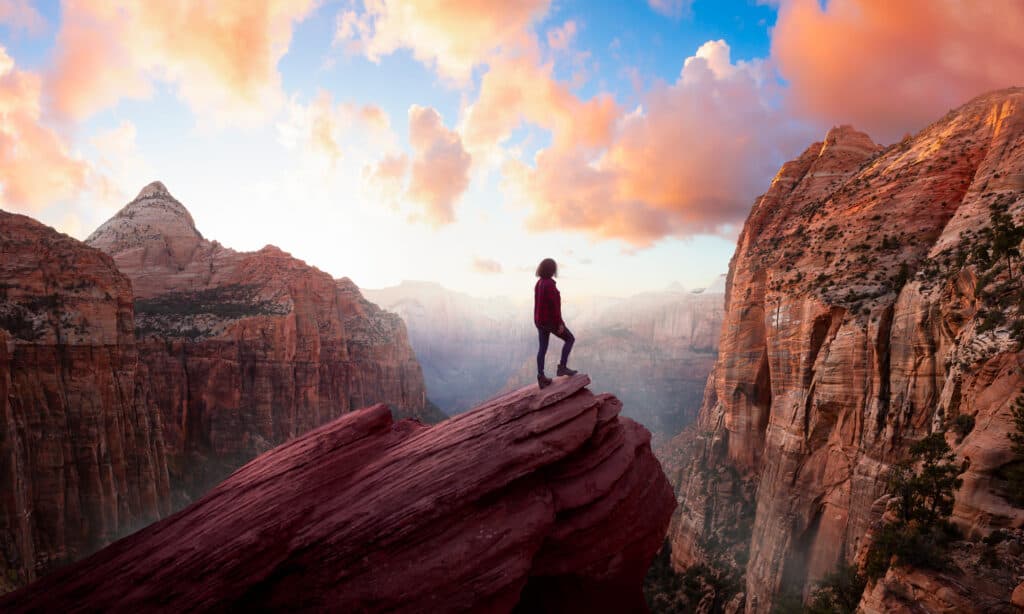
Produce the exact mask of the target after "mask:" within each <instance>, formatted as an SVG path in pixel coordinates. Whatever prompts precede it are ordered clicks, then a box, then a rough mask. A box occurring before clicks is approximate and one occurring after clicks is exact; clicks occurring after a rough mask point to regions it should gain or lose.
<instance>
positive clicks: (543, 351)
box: [537, 326, 551, 375]
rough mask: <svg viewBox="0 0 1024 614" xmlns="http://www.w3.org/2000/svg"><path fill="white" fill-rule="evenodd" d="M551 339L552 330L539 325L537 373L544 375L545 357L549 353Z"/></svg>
mask: <svg viewBox="0 0 1024 614" xmlns="http://www.w3.org/2000/svg"><path fill="white" fill-rule="evenodd" d="M550 339H551V332H550V331H548V330H547V329H544V328H541V327H540V326H538V327H537V340H538V346H537V375H544V358H545V357H546V356H547V354H548V341H549V340H550Z"/></svg>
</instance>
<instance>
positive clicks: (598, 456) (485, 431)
mask: <svg viewBox="0 0 1024 614" xmlns="http://www.w3.org/2000/svg"><path fill="white" fill-rule="evenodd" d="M589 383H590V379H589V378H588V377H587V376H585V375H577V376H574V377H571V378H560V379H559V380H558V381H556V383H555V384H554V385H553V386H551V387H549V388H547V389H545V390H543V391H540V390H538V389H537V387H536V386H531V387H528V388H523V389H521V390H518V391H516V392H512V393H509V394H507V395H504V396H502V397H499V398H496V399H493V400H491V401H489V402H487V403H485V404H484V405H482V406H480V407H478V408H476V409H475V410H473V411H471V412H468V413H465V414H462V415H459V416H457V417H455V418H452V419H450V420H448V421H447V422H444V423H442V424H439V425H436V426H433V427H426V426H422V425H421V424H419V423H418V422H414V421H411V420H404V421H401V422H397V423H395V422H392V418H391V414H390V413H389V411H388V410H387V408H386V407H385V406H383V405H377V406H374V407H370V408H367V409H363V410H359V411H356V412H353V413H350V414H348V415H345V416H343V417H341V418H338V419H337V420H334V421H333V422H330V423H328V424H326V425H324V426H322V427H320V428H318V429H316V430H314V431H311V432H309V433H308V434H306V435H303V436H301V437H299V438H297V439H294V440H292V441H290V442H288V443H286V444H284V445H281V446H279V447H277V448H275V449H273V450H271V451H269V452H267V453H266V454H263V455H261V456H259V457H258V458H256V459H255V460H253V461H252V462H250V463H249V464H247V465H245V466H244V467H242V468H241V469H239V470H238V471H236V472H235V473H234V474H233V475H231V477H229V478H228V479H227V480H225V481H224V482H223V483H221V484H220V485H218V486H217V487H216V488H214V489H213V490H212V491H210V492H209V493H208V494H207V495H206V496H204V497H203V498H202V499H200V500H199V501H197V502H195V503H194V504H192V505H190V506H189V507H187V508H185V509H183V510H182V511H180V512H178V513H176V514H174V515H173V516H170V517H169V518H166V519H165V520H162V521H160V522H157V523H156V524H153V525H150V526H149V527H147V528H145V529H143V530H141V531H139V532H138V533H135V534H134V535H131V536H129V537H127V538H125V539H122V540H120V541H118V542H116V543H114V544H112V545H111V546H109V547H107V548H105V549H103V550H101V551H99V552H97V553H96V554H94V555H92V556H90V557H88V558H86V559H83V560H82V561H79V562H78V563H75V564H73V565H71V566H69V567H66V568H64V569H62V570H59V571H56V572H54V573H52V574H50V575H48V576H46V577H44V578H43V579H41V580H39V581H38V582H35V583H34V584H31V585H29V586H27V587H25V588H23V589H21V590H20V591H17V592H15V593H11V594H10V595H7V596H6V597H4V598H3V599H2V600H0V611H5V612H18V611H51V612H60V611H64V612H72V611H110V612H115V611H122V612H141V611H147V612H151V611H166V612H185V611H196V610H219V611H224V610H230V611H236V610H237V611H242V610H249V609H257V610H268V609H270V610H290V611H293V610H332V611H344V612H376V611H384V610H386V611H395V612H431V613H432V614H434V613H437V612H455V611H474V612H483V611H486V612H509V611H512V610H514V609H517V607H518V609H519V610H520V611H558V612H573V611H581V612H582V611H589V612H594V611H615V612H630V611H644V610H646V608H645V606H644V601H643V596H642V593H641V581H642V578H643V576H644V573H645V571H646V569H647V567H648V565H649V563H650V561H651V559H652V558H653V556H654V553H655V552H656V550H657V549H658V547H659V546H660V544H661V542H662V539H663V538H664V535H665V530H666V527H667V525H668V521H669V517H670V515H671V513H672V510H673V508H674V507H675V502H674V497H673V493H672V489H671V487H670V486H669V483H668V481H667V480H666V479H665V475H664V474H663V473H662V471H661V467H660V466H659V464H658V462H657V461H656V460H655V458H654V456H653V454H652V453H651V449H650V434H649V433H648V432H647V430H646V429H644V428H643V427H642V426H640V425H639V424H637V423H636V422H633V421H632V420H630V419H628V418H625V417H619V415H618V414H619V410H620V409H621V407H622V404H621V403H620V402H619V401H618V400H617V399H615V398H614V397H612V396H611V395H594V394H592V393H591V392H590V391H589V390H587V389H586V386H587V385H588V384H589Z"/></svg>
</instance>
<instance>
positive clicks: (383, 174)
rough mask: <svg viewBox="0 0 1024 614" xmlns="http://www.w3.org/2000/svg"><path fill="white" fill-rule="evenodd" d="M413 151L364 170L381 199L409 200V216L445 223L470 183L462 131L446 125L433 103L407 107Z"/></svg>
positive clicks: (391, 156) (395, 202)
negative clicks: (459, 131) (460, 132)
mask: <svg viewBox="0 0 1024 614" xmlns="http://www.w3.org/2000/svg"><path fill="white" fill-rule="evenodd" d="M409 144H410V145H411V146H412V156H411V157H410V156H407V155H406V154H404V153H390V154H387V155H384V156H381V157H380V159H379V160H377V161H376V162H375V163H373V164H368V165H366V167H365V168H364V169H363V178H364V180H365V182H366V184H367V185H368V187H369V188H370V189H371V191H372V192H373V193H374V194H375V196H376V197H377V199H378V200H380V201H383V202H384V203H386V204H388V205H391V206H392V207H393V208H398V207H399V205H400V204H401V203H402V202H405V203H407V204H408V205H411V207H412V210H411V212H410V215H409V219H410V221H414V222H422V223H426V224H429V225H431V226H435V227H436V226H442V225H444V224H449V223H451V222H454V221H455V205H456V204H457V203H458V200H459V198H461V197H462V194H463V193H464V192H465V191H466V188H468V187H469V180H470V176H469V172H470V167H471V166H472V161H473V159H472V156H471V155H470V153H469V152H468V151H466V148H465V146H464V145H463V143H462V137H461V136H459V133H458V132H456V131H454V130H451V129H449V128H447V127H445V125H444V122H443V121H442V119H441V115H440V114H439V113H438V112H437V111H436V110H434V109H432V108H429V107H421V106H419V105H412V106H411V107H410V108H409Z"/></svg>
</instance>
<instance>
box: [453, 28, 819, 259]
mask: <svg viewBox="0 0 1024 614" xmlns="http://www.w3.org/2000/svg"><path fill="white" fill-rule="evenodd" d="M486 78H487V77H486V76H485V80H486ZM530 81H532V82H533V83H534V84H535V86H534V88H533V91H536V92H544V91H546V90H548V89H558V88H559V87H560V86H558V85H557V84H555V83H553V82H551V79H550V76H549V75H548V76H547V82H544V80H542V79H540V78H539V76H538V75H532V76H531V79H530ZM499 82H501V83H503V84H507V83H509V81H508V79H507V77H506V78H503V79H499ZM513 89H514V88H513ZM520 91H521V90H520ZM484 95H485V92H484V91H483V88H482V93H481V100H485V98H484ZM778 95H779V91H778V88H777V85H775V82H774V80H773V79H772V78H771V73H770V70H769V68H768V67H767V66H766V65H765V64H763V63H761V62H737V63H733V62H732V61H731V60H730V54H729V46H728V45H727V44H726V43H725V42H724V41H709V42H708V43H705V44H704V45H702V46H701V48H700V49H698V51H697V53H696V54H694V55H693V56H691V57H690V58H687V60H686V61H685V62H684V66H683V68H682V70H681V71H680V74H679V77H678V79H677V80H676V82H675V83H672V84H659V85H656V86H655V87H654V88H653V89H651V90H650V91H648V92H646V93H645V94H644V95H643V97H642V105H641V106H640V107H638V108H637V109H634V110H632V111H629V112H626V111H623V110H619V109H616V108H615V107H611V109H612V110H614V111H615V113H613V114H611V115H610V116H609V115H607V114H605V113H600V114H597V117H601V118H602V119H601V121H595V120H594V114H592V113H587V112H585V111H584V109H585V108H586V107H587V105H590V104H592V103H593V102H594V100H593V99H592V100H591V101H587V102H583V101H580V100H578V99H575V97H571V95H569V97H568V98H566V97H563V96H544V95H542V94H539V96H540V99H539V100H538V101H534V104H536V105H537V110H536V112H534V113H527V115H528V116H529V118H530V121H531V123H535V124H537V125H540V126H544V127H548V128H549V129H550V130H551V131H552V141H553V144H552V146H551V147H549V148H546V149H543V150H541V151H540V152H538V154H537V155H536V156H535V158H534V160H533V161H532V164H530V163H527V162H523V161H519V160H513V161H510V162H508V163H507V164H506V165H505V167H504V172H505V178H506V182H505V185H506V187H507V188H508V189H509V190H510V192H511V193H512V194H513V195H515V196H517V197H518V200H520V201H522V202H524V203H525V204H526V205H527V206H528V207H529V208H530V211H531V213H530V217H529V225H530V227H531V228H533V229H536V230H543V229H570V230H575V231H580V232H584V233H586V234H590V235H592V236H595V237H597V238H603V239H623V240H625V241H628V242H629V243H631V244H633V245H636V246H645V245H649V244H651V243H653V242H655V241H657V240H658V239H661V238H663V237H666V236H672V235H677V236H680V235H688V234H694V233H720V232H730V231H731V230H732V228H733V226H734V225H735V224H737V223H738V222H740V221H742V219H743V216H744V215H745V214H746V212H747V210H748V209H749V206H750V203H751V202H752V199H753V198H754V196H756V195H757V194H758V193H759V192H760V191H763V189H764V187H765V184H766V182H767V180H768V178H770V177H771V176H772V175H773V174H774V172H775V171H776V170H777V168H778V166H779V164H780V163H781V162H782V161H783V160H785V158H786V156H787V155H790V154H791V153H792V151H794V150H797V149H799V148H800V147H802V146H803V145H804V144H806V142H807V141H809V140H810V138H811V133H810V132H809V131H808V129H807V128H806V127H805V126H803V125H801V124H799V123H798V122H795V121H794V120H792V118H790V117H789V116H788V115H787V114H786V112H785V111H784V110H783V109H780V108H779V107H778V105H777V104H776V102H775V101H776V99H777V98H778ZM479 104H480V103H479V102H478V103H477V105H479ZM494 104H499V105H504V104H509V102H508V101H507V100H505V99H504V97H496V98H495V99H494ZM477 105H474V109H472V112H473V113H478V114H480V115H481V116H483V117H490V116H491V115H492V113H493V114H495V115H496V116H497V117H499V118H504V116H503V113H504V112H503V111H502V110H501V109H489V108H486V107H477ZM517 108H526V109H530V108H531V104H530V103H524V102H521V101H520V102H519V106H518V107H517ZM541 110H543V112H541ZM560 110H562V111H563V112H560ZM564 111H568V112H564ZM538 118H541V119H538ZM543 118H548V119H547V120H545V119H543ZM470 119H472V115H470ZM504 120H505V121H497V122H495V121H492V122H484V125H485V126H494V125H501V126H502V128H503V129H502V130H497V129H489V130H477V131H476V132H475V134H486V135H489V136H491V137H492V138H494V137H495V136H496V135H497V137H499V138H500V137H502V136H504V135H507V133H508V129H509V126H513V127H514V122H512V121H508V119H507V118H504ZM471 127H472V123H471V122H467V134H473V132H470V128H471ZM580 135H591V138H589V139H588V138H583V137H582V136H580Z"/></svg>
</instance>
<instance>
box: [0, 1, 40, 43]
mask: <svg viewBox="0 0 1024 614" xmlns="http://www.w3.org/2000/svg"><path fill="white" fill-rule="evenodd" d="M0 23H2V24H7V25H9V26H11V27H12V28H14V29H16V30H24V31H26V32H28V33H29V34H33V35H34V34H40V33H41V32H42V31H43V30H44V29H46V20H45V19H43V16H42V15H41V14H40V13H39V11H37V10H36V8H35V7H34V6H32V4H30V3H29V1H28V0H0Z"/></svg>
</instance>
